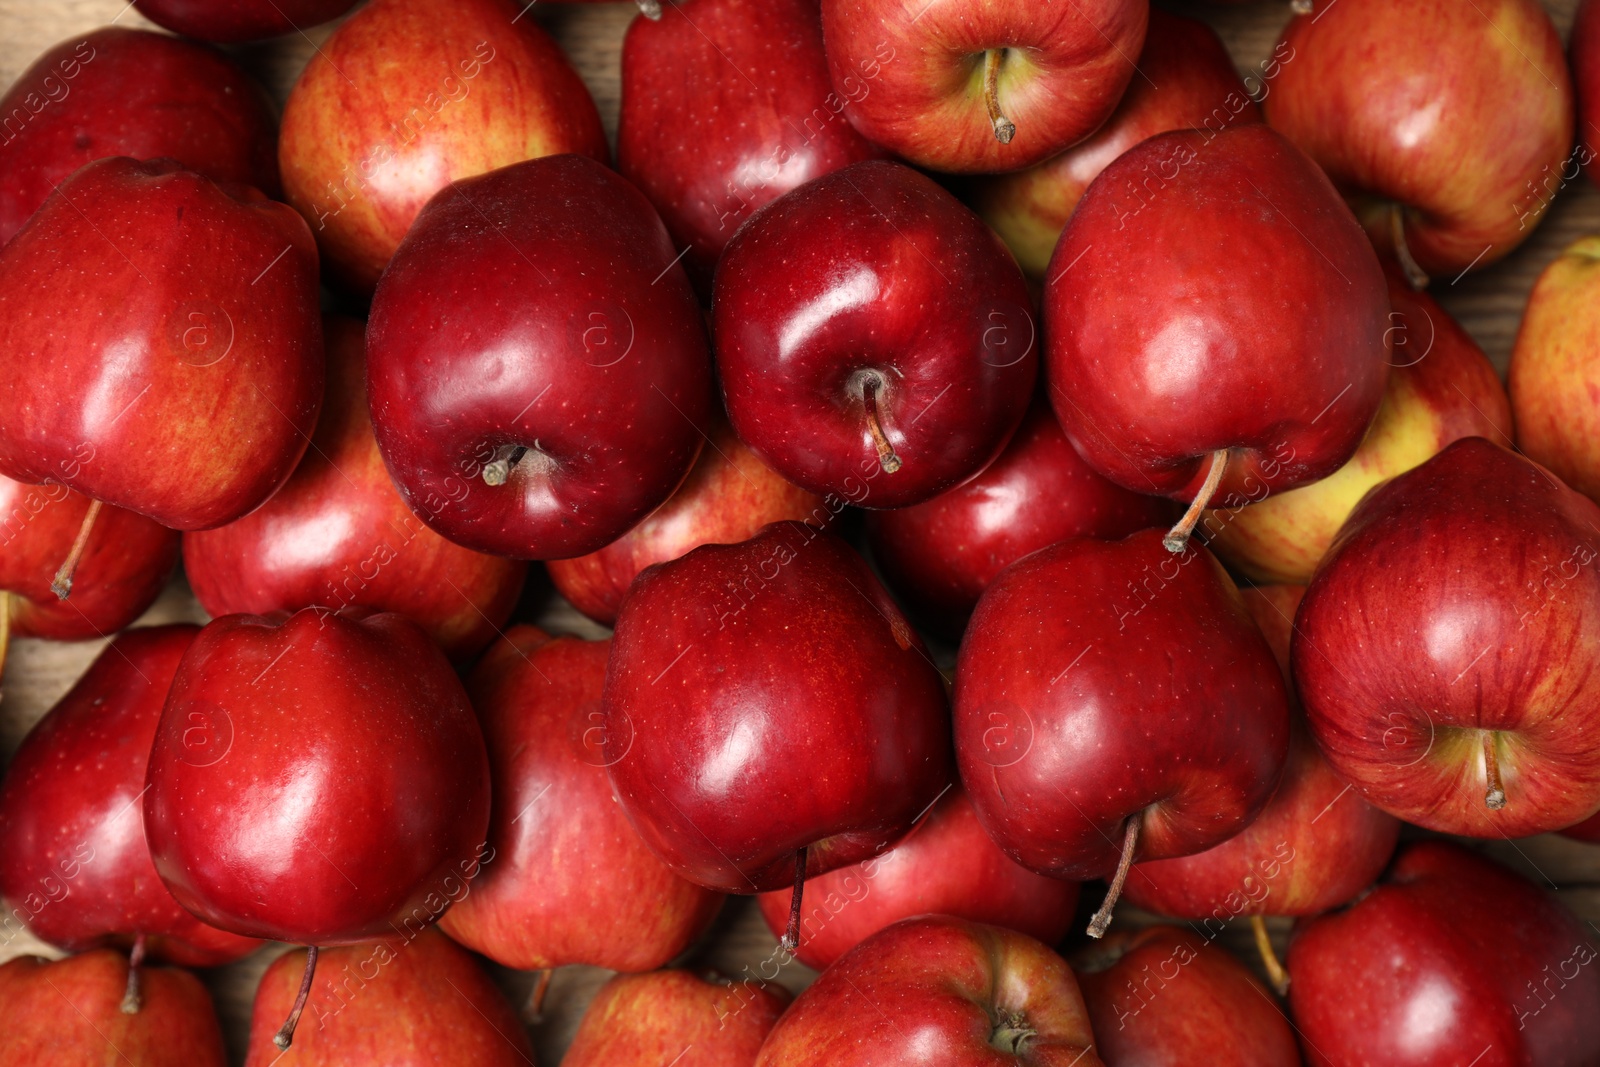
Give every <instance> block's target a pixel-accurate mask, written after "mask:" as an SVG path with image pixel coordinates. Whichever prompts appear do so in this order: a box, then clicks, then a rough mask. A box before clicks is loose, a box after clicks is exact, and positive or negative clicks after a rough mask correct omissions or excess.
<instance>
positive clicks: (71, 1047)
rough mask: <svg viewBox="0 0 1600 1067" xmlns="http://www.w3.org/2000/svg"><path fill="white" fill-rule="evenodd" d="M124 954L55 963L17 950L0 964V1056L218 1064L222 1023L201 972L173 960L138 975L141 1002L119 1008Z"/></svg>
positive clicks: (182, 1066) (140, 1065)
mask: <svg viewBox="0 0 1600 1067" xmlns="http://www.w3.org/2000/svg"><path fill="white" fill-rule="evenodd" d="M127 974H128V958H127V957H126V956H124V955H123V954H122V953H120V952H116V951H113V950H111V949H99V950H97V951H94V952H85V953H84V954H83V955H81V956H72V957H69V958H68V959H64V960H57V961H55V962H54V963H52V962H49V961H47V960H42V959H40V958H39V957H37V956H18V957H17V958H15V959H13V960H11V961H10V962H8V963H6V964H5V965H4V966H0V1004H4V1005H5V1017H6V1024H5V1025H4V1026H0V1063H4V1064H6V1065H7V1067H12V1065H15V1067H33V1065H37V1064H57V1065H76V1064H84V1065H88V1064H97V1065H98V1064H108V1065H109V1064H120V1065H124V1067H224V1065H225V1064H226V1063H227V1062H228V1057H227V1054H226V1053H225V1051H224V1049H223V1046H222V1027H220V1026H219V1025H218V1024H217V1013H216V1011H215V1010H214V1009H213V1008H212V1006H211V995H210V994H209V993H207V992H206V987H205V986H203V985H201V984H200V979H198V978H196V977H195V976H194V975H192V974H190V973H189V972H188V971H180V970H178V969H177V968H172V967H151V968H150V969H149V970H147V971H146V972H145V976H144V985H145V992H144V1007H143V1009H142V1010H140V1011H139V1012H137V1013H135V1014H131V1015H130V1014H128V1013H126V1012H123V1011H122V1010H121V1003H122V986H123V982H124V981H125V980H126V978H127Z"/></svg>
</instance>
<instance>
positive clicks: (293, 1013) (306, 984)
mask: <svg viewBox="0 0 1600 1067" xmlns="http://www.w3.org/2000/svg"><path fill="white" fill-rule="evenodd" d="M316 973H317V946H316V945H307V946H306V970H305V974H303V975H301V977H300V992H299V993H296V994H295V998H294V1007H292V1008H290V1009H289V1017H288V1018H287V1019H285V1020H283V1025H282V1026H280V1027H278V1032H277V1033H275V1034H273V1035H272V1043H273V1044H274V1045H277V1046H278V1047H279V1048H280V1049H287V1048H288V1047H289V1046H290V1045H292V1044H294V1028H295V1027H296V1026H299V1025H300V1013H301V1012H303V1011H305V1010H306V1000H307V999H308V998H309V997H310V996H311V976H312V975H314V974H316Z"/></svg>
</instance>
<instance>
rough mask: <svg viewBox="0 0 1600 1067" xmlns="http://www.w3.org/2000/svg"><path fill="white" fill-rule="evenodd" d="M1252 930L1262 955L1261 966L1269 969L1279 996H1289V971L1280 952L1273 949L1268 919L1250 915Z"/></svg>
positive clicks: (1268, 975) (1268, 972)
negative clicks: (1280, 960) (1268, 931)
mask: <svg viewBox="0 0 1600 1067" xmlns="http://www.w3.org/2000/svg"><path fill="white" fill-rule="evenodd" d="M1250 930H1251V932H1252V933H1254V934H1255V935H1256V952H1258V953H1260V955H1261V966H1263V967H1265V968H1266V969H1267V977H1268V978H1269V979H1270V980H1271V981H1272V988H1273V989H1275V990H1277V992H1278V996H1280V997H1284V996H1288V995H1289V972H1288V971H1286V970H1284V969H1283V964H1281V963H1279V962H1278V954H1277V953H1276V952H1275V951H1273V948H1272V938H1270V937H1268V936H1267V921H1266V920H1265V919H1263V918H1262V917H1261V916H1259V915H1252V916H1250Z"/></svg>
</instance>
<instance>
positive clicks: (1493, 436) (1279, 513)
mask: <svg viewBox="0 0 1600 1067" xmlns="http://www.w3.org/2000/svg"><path fill="white" fill-rule="evenodd" d="M1389 299H1390V302H1391V304H1392V306H1393V308H1394V310H1393V312H1392V313H1391V319H1392V323H1393V325H1392V326H1391V327H1390V331H1391V334H1390V336H1391V340H1392V342H1393V354H1392V355H1391V356H1390V357H1389V362H1390V370H1389V384H1388V386H1387V387H1386V388H1385V390H1384V394H1383V401H1382V403H1381V404H1379V405H1378V414H1377V415H1376V416H1374V417H1373V420H1372V426H1371V428H1370V429H1368V431H1367V436H1366V437H1365V438H1364V439H1363V440H1362V442H1361V445H1360V447H1358V448H1357V449H1356V452H1355V455H1353V456H1351V457H1350V461H1349V462H1348V463H1346V464H1345V465H1344V466H1342V467H1340V468H1339V469H1338V470H1337V471H1335V472H1334V473H1332V474H1330V475H1328V477H1326V478H1324V479H1322V480H1321V481H1319V482H1314V483H1312V484H1311V485H1306V486H1302V487H1300V488H1299V489H1291V490H1289V491H1288V492H1284V493H1273V494H1270V495H1267V496H1265V497H1263V498H1262V499H1260V500H1259V501H1258V502H1255V503H1252V504H1250V505H1248V506H1247V507H1244V508H1223V509H1218V510H1214V511H1211V512H1209V513H1208V514H1207V516H1206V518H1205V519H1204V520H1202V525H1201V529H1203V530H1204V531H1205V532H1206V535H1207V539H1206V546H1207V547H1208V548H1210V549H1211V550H1212V551H1213V552H1215V553H1216V554H1217V555H1218V556H1220V557H1222V560H1223V561H1224V562H1225V563H1227V564H1229V565H1230V566H1231V567H1233V568H1234V569H1235V570H1237V571H1239V572H1240V573H1242V574H1244V575H1246V576H1247V577H1249V578H1251V579H1254V580H1255V581H1258V582H1288V583H1291V584H1295V585H1304V584H1306V583H1307V582H1309V581H1311V574H1312V572H1313V571H1314V570H1316V567H1317V562H1318V561H1319V560H1321V559H1322V557H1323V556H1325V555H1326V554H1327V552H1328V546H1329V545H1331V544H1332V543H1333V538H1334V535H1335V534H1337V533H1338V532H1339V527H1341V526H1343V525H1344V521H1345V519H1347V518H1349V516H1350V512H1351V511H1353V510H1354V509H1355V506H1356V504H1358V503H1359V502H1360V501H1361V498H1362V497H1363V496H1365V495H1366V493H1367V490H1369V489H1371V488H1372V487H1373V486H1375V485H1377V484H1378V483H1379V482H1382V481H1384V480H1385V479H1388V478H1392V477H1394V476H1395V475H1397V474H1403V473H1404V472H1406V471H1408V470H1411V469H1412V468H1413V467H1415V466H1417V465H1418V464H1419V463H1422V462H1424V461H1425V460H1427V459H1429V458H1430V457H1432V456H1435V455H1437V454H1438V453H1439V450H1440V449H1442V448H1444V447H1445V446H1446V445H1448V444H1449V443H1450V442H1452V441H1458V440H1460V439H1461V438H1463V437H1487V438H1489V439H1490V440H1492V441H1498V442H1500V443H1502V444H1505V445H1510V443H1511V424H1512V420H1511V402H1510V401H1509V400H1508V399H1507V397H1506V389H1505V386H1503V385H1501V384H1500V376H1499V375H1498V374H1496V373H1495V369H1494V365H1493V364H1492V363H1490V362H1489V357H1488V356H1486V355H1484V354H1483V349H1481V348H1479V347H1478V345H1477V342H1475V341H1473V340H1472V338H1471V337H1470V336H1469V335H1468V334H1467V331H1465V330H1463V329H1462V328H1461V327H1460V326H1459V325H1458V324H1457V323H1456V321H1455V320H1454V319H1452V318H1451V317H1450V314H1449V312H1447V311H1445V310H1444V308H1442V307H1440V306H1439V305H1438V304H1437V303H1436V302H1435V301H1434V299H1433V298H1432V297H1430V296H1429V295H1428V294H1427V293H1425V292H1416V291H1414V290H1413V289H1412V288H1411V287H1410V286H1409V285H1407V284H1406V283H1405V282H1404V281H1401V280H1400V279H1399V278H1398V277H1397V274H1396V272H1392V271H1391V272H1390V276H1389ZM1525 321H1526V320H1525ZM1597 426H1600V420H1597ZM1536 458H1537V457H1536ZM1258 495H1260V494H1258Z"/></svg>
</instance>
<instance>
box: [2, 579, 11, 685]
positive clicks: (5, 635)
mask: <svg viewBox="0 0 1600 1067" xmlns="http://www.w3.org/2000/svg"><path fill="white" fill-rule="evenodd" d="M10 649H11V594H10V593H8V592H6V591H5V590H4V589H0V679H4V678H5V674H6V653H7V652H8V651H9V650H10Z"/></svg>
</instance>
